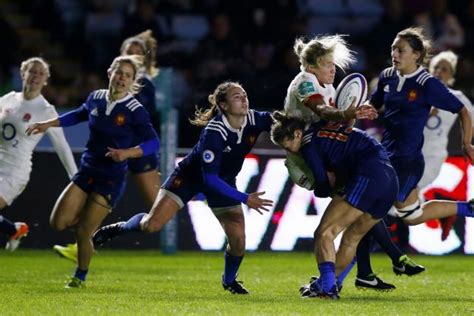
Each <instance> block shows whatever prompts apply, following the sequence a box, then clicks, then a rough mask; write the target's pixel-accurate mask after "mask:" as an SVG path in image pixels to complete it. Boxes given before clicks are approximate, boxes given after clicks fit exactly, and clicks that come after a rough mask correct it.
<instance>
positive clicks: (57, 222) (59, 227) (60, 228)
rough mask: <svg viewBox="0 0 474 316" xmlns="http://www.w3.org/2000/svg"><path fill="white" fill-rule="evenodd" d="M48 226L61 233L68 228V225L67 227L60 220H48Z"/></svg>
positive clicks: (66, 224) (64, 222)
mask: <svg viewBox="0 0 474 316" xmlns="http://www.w3.org/2000/svg"><path fill="white" fill-rule="evenodd" d="M49 225H50V226H51V228H53V229H54V230H57V231H63V230H65V229H66V228H68V227H69V225H68V223H66V221H62V220H59V219H57V218H50V220H49Z"/></svg>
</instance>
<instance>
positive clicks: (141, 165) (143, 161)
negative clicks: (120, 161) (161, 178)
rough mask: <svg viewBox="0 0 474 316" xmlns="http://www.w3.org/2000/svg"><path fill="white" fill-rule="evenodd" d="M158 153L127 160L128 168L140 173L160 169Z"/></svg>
mask: <svg viewBox="0 0 474 316" xmlns="http://www.w3.org/2000/svg"><path fill="white" fill-rule="evenodd" d="M159 167H160V158H159V154H154V153H153V154H151V155H147V156H143V157H140V158H133V159H129V160H128V170H130V172H132V173H142V172H147V171H150V170H158V169H160V168H159Z"/></svg>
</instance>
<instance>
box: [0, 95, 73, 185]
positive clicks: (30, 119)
mask: <svg viewBox="0 0 474 316" xmlns="http://www.w3.org/2000/svg"><path fill="white" fill-rule="evenodd" d="M57 116H58V113H57V112H56V110H55V108H54V106H53V105H51V104H49V102H48V101H46V99H45V98H44V97H43V96H42V95H39V96H38V97H36V98H34V99H33V100H25V99H24V98H23V93H21V92H10V93H8V94H6V95H4V96H3V97H1V98H0V172H1V173H2V174H3V175H4V176H5V175H7V176H11V177H13V178H16V179H18V180H21V181H28V180H29V177H30V173H31V167H32V162H31V158H32V155H33V150H34V148H35V147H36V145H37V144H38V142H39V141H40V139H41V137H43V134H41V133H40V134H36V135H30V136H28V135H26V133H25V131H26V128H27V127H28V126H29V125H31V124H32V123H35V122H39V121H44V120H49V119H52V118H55V117H57ZM46 134H47V135H48V137H49V139H50V140H51V143H52V144H53V147H54V149H55V150H56V152H57V153H58V155H59V158H60V159H61V162H62V164H63V165H64V168H65V169H66V171H67V173H68V175H69V177H70V178H71V177H72V176H73V175H74V174H75V173H76V172H77V166H76V163H75V161H74V157H73V155H72V152H71V148H70V147H69V144H68V143H67V141H66V138H65V137H64V132H63V130H62V128H61V127H53V128H49V129H48V131H47V132H46Z"/></svg>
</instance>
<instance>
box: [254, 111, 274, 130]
mask: <svg viewBox="0 0 474 316" xmlns="http://www.w3.org/2000/svg"><path fill="white" fill-rule="evenodd" d="M254 113H255V121H256V125H257V126H258V129H259V130H260V131H262V132H263V131H264V132H269V131H270V129H271V128H272V123H273V119H272V116H271V113H270V112H259V111H254Z"/></svg>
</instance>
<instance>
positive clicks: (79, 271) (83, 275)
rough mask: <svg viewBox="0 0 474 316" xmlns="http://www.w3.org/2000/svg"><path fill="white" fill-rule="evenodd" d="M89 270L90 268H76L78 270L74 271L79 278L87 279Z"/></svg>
mask: <svg viewBox="0 0 474 316" xmlns="http://www.w3.org/2000/svg"><path fill="white" fill-rule="evenodd" d="M87 272H89V270H82V269H79V268H76V272H74V277H76V278H78V279H79V280H81V281H85V280H86V276H87Z"/></svg>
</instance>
